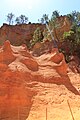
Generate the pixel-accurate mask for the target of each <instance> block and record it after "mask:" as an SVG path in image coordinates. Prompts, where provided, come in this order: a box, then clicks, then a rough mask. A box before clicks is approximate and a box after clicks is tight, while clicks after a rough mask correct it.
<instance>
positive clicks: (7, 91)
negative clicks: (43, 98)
mask: <svg viewBox="0 0 80 120" xmlns="http://www.w3.org/2000/svg"><path fill="white" fill-rule="evenodd" d="M8 74H10V73H9V72H8V73H6V74H5V75H7V76H2V77H1V79H3V80H1V82H0V120H3V119H4V120H26V118H27V117H28V115H29V112H30V108H31V106H32V103H33V102H32V98H33V96H34V95H35V94H36V92H35V91H33V90H31V89H30V88H29V87H28V86H27V84H26V83H24V82H23V80H22V78H23V76H24V75H22V77H21V76H20V75H19V74H18V73H17V74H15V73H13V74H12V78H11V77H10V75H8ZM14 74H15V76H13V75H14ZM18 78H19V79H18ZM23 79H24V78H23Z"/></svg>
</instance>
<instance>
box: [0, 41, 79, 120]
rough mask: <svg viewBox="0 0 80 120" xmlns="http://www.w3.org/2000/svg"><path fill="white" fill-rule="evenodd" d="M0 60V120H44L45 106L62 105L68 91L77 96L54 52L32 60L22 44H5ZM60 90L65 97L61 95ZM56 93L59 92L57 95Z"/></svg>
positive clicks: (65, 69) (0, 49)
mask: <svg viewBox="0 0 80 120" xmlns="http://www.w3.org/2000/svg"><path fill="white" fill-rule="evenodd" d="M0 58H3V59H0V119H4V120H27V119H29V120H38V119H39V120H40V119H45V118H44V117H43V116H45V115H43V113H44V112H43V108H44V107H45V105H48V103H49V104H51V105H52V106H53V105H54V103H56V104H57V103H60V104H61V103H62V102H63V101H64V100H63V97H62V96H65V97H64V99H66V93H65V91H66V92H67V93H68V92H69V93H68V96H69V94H70V92H72V93H74V94H75V95H79V92H78V91H77V90H76V88H75V87H74V86H73V85H72V84H71V82H70V79H69V77H68V75H67V64H66V62H65V59H64V56H63V54H62V53H59V52H58V50H57V49H54V50H52V52H51V53H45V54H43V55H41V56H39V57H34V56H32V55H31V53H30V52H29V51H28V49H27V48H26V46H25V45H22V46H12V45H10V42H9V41H6V42H5V43H4V45H3V46H2V47H1V48H0ZM55 85H56V87H57V89H60V90H59V91H57V89H56V87H55ZM61 85H62V86H63V85H64V87H65V88H66V89H67V90H66V89H64V88H62V87H61ZM50 89H51V90H50ZM63 89H64V95H61V94H62V93H60V92H61V90H63ZM56 93H59V94H58V96H56ZM47 95H48V96H47ZM50 96H54V98H50ZM60 96H61V97H60ZM59 97H60V98H59ZM72 97H74V96H72ZM57 98H59V100H58V99H57ZM46 100H49V101H46ZM41 107H42V108H41ZM53 108H54V107H53ZM39 110H40V111H39ZM31 111H32V112H31ZM39 113H40V114H41V116H40V115H39ZM35 114H37V116H38V117H36V115H35ZM51 114H52V113H51ZM39 116H40V117H39ZM50 120H53V118H50ZM55 120H57V119H55ZM62 120H63V119H62ZM66 120H67V119H66Z"/></svg>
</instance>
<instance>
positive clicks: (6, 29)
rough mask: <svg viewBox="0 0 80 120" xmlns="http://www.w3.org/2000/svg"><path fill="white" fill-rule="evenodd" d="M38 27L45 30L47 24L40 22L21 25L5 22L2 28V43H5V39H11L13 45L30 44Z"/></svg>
mask: <svg viewBox="0 0 80 120" xmlns="http://www.w3.org/2000/svg"><path fill="white" fill-rule="evenodd" d="M37 27H40V29H41V30H42V31H43V30H44V28H45V25H42V24H38V23H36V24H21V25H7V24H3V26H2V27H1V28H0V44H3V43H4V41H5V40H9V41H10V43H11V44H12V45H21V44H23V43H25V44H28V42H29V41H30V40H31V39H32V37H33V34H34V31H35V30H36V28H37Z"/></svg>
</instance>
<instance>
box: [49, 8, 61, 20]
mask: <svg viewBox="0 0 80 120" xmlns="http://www.w3.org/2000/svg"><path fill="white" fill-rule="evenodd" d="M59 16H60V15H59V12H58V11H57V10H55V11H53V12H52V16H51V20H54V19H56V18H57V17H59Z"/></svg>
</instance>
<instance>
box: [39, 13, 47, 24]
mask: <svg viewBox="0 0 80 120" xmlns="http://www.w3.org/2000/svg"><path fill="white" fill-rule="evenodd" d="M38 21H40V22H41V23H42V24H45V23H46V22H48V21H49V18H48V15H47V14H43V16H42V18H41V19H40V20H39V19H38Z"/></svg>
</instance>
